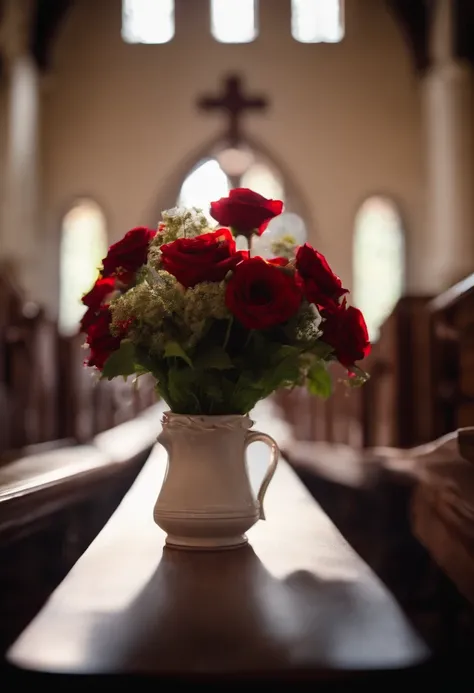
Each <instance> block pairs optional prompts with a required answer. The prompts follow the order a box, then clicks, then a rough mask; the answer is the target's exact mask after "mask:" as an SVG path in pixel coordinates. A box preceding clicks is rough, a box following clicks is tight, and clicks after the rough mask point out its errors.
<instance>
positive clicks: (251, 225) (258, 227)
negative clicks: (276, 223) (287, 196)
mask: <svg viewBox="0 0 474 693" xmlns="http://www.w3.org/2000/svg"><path fill="white" fill-rule="evenodd" d="M282 210H283V202H281V201H280V200H267V198H266V197H263V195H259V194H258V193H256V192H253V190H248V189H247V188H235V189H234V190H231V191H230V193H229V197H222V198H221V199H220V200H218V201H217V202H211V216H212V217H213V218H214V219H215V220H216V221H218V222H219V224H221V225H222V226H230V227H232V229H234V230H235V232H236V233H237V234H242V235H243V236H247V237H248V236H250V235H251V234H252V233H258V234H259V235H260V234H261V233H262V232H263V230H264V228H265V225H266V223H267V222H269V221H270V219H273V217H276V216H278V214H281V212H282Z"/></svg>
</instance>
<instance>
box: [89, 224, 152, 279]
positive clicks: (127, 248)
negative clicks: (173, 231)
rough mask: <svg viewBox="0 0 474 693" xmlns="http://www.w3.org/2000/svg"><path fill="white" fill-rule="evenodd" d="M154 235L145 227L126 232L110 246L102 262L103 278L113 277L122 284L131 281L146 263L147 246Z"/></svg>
mask: <svg viewBox="0 0 474 693" xmlns="http://www.w3.org/2000/svg"><path fill="white" fill-rule="evenodd" d="M155 234H156V231H154V230H153V229H148V228H146V227H145V226H138V227H137V228H136V229H132V230H131V231H128V233H126V234H125V236H124V237H123V238H122V239H121V240H120V241H117V243H114V244H113V245H111V246H110V248H109V252H108V253H107V257H106V258H104V260H103V266H104V271H103V273H102V274H103V276H104V277H109V276H111V275H115V276H116V277H118V278H119V279H120V280H121V281H122V282H125V283H128V282H129V281H131V280H132V279H133V276H134V274H135V272H136V271H137V270H138V269H140V267H141V266H142V265H144V264H145V263H146V260H147V254H148V246H149V245H150V241H151V240H152V239H153V237H154V236H155Z"/></svg>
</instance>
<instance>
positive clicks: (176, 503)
mask: <svg viewBox="0 0 474 693" xmlns="http://www.w3.org/2000/svg"><path fill="white" fill-rule="evenodd" d="M252 425H253V421H252V420H251V419H250V418H249V417H248V416H240V415H235V416H234V415H231V416H187V415H183V414H173V413H171V412H167V413H165V414H164V416H163V430H162V432H161V433H160V435H159V436H158V441H159V443H161V445H163V447H164V448H165V449H166V451H167V453H168V467H167V470H166V474H165V478H164V481H163V486H162V488H161V491H160V493H159V496H158V500H157V501H156V505H155V509H154V513H153V516H154V519H155V522H156V524H157V525H158V526H159V527H161V528H162V529H163V530H164V531H165V532H166V533H167V538H166V543H167V544H168V545H169V546H175V547H179V548H183V549H208V550H216V549H230V548H237V547H238V546H242V545H244V544H246V543H247V537H246V536H245V532H246V531H247V530H248V529H250V527H252V526H253V525H254V524H255V523H256V522H257V521H258V520H259V519H262V520H264V519H265V515H264V512H263V499H264V496H265V493H266V490H267V488H268V485H269V483H270V481H271V479H272V477H273V475H274V473H275V470H276V466H277V463H278V459H279V455H280V453H279V449H278V445H277V444H276V442H275V441H274V440H273V438H271V437H270V436H268V435H267V434H266V433H260V432H259V431H250V430H249V429H250V428H251V427H252ZM257 441H260V442H263V443H266V444H267V445H269V447H270V449H271V456H270V463H269V466H268V468H267V471H266V473H265V477H264V479H263V481H262V484H261V486H260V490H259V492H258V495H257V498H256V499H255V498H254V495H253V493H252V489H251V486H250V480H249V477H248V473H247V465H246V456H245V451H246V449H247V447H248V446H249V445H250V444H251V443H255V442H257Z"/></svg>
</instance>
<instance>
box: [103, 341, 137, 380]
mask: <svg viewBox="0 0 474 693" xmlns="http://www.w3.org/2000/svg"><path fill="white" fill-rule="evenodd" d="M136 371H137V368H136V364H135V347H134V345H133V344H132V342H131V341H130V340H129V339H123V340H122V341H121V343H120V347H119V348H118V349H117V351H114V352H113V353H112V354H111V355H110V356H109V358H108V359H107V361H106V362H105V365H104V367H103V369H102V379H107V380H112V378H116V377H117V376H119V375H123V376H127V375H133V374H134V373H136Z"/></svg>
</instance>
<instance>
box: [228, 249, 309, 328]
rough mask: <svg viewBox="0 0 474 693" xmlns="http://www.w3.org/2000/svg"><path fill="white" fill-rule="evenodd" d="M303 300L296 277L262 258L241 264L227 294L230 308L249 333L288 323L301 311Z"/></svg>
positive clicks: (255, 258)
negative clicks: (287, 321) (299, 309)
mask: <svg viewBox="0 0 474 693" xmlns="http://www.w3.org/2000/svg"><path fill="white" fill-rule="evenodd" d="M301 300H302V295H301V291H300V289H299V287H298V285H297V284H296V282H295V277H294V275H293V274H289V273H288V272H286V271H283V270H281V269H279V267H277V266H276V265H272V264H270V263H268V262H266V261H265V260H264V259H263V258H261V257H253V258H250V259H248V260H244V261H243V262H241V263H240V264H239V265H237V267H236V268H235V270H234V273H233V275H232V277H231V278H230V280H229V283H228V284H227V288H226V295H225V302H226V305H227V307H228V309H229V310H230V311H231V313H233V315H235V317H236V318H237V320H239V321H240V322H241V323H242V325H243V326H244V327H246V328H247V329H248V330H264V329H266V328H268V327H272V326H273V325H278V324H279V323H282V322H286V320H288V319H289V318H291V317H292V316H293V315H294V314H295V313H296V312H297V310H298V308H299V307H300V304H301Z"/></svg>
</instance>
